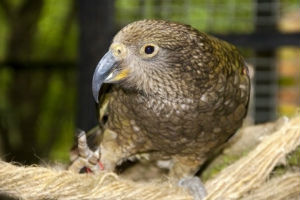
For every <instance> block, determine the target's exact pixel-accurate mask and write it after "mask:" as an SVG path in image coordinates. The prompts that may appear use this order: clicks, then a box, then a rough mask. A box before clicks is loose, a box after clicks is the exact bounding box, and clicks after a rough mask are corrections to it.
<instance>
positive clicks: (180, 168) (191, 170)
mask: <svg viewBox="0 0 300 200" xmlns="http://www.w3.org/2000/svg"><path fill="white" fill-rule="evenodd" d="M173 162H174V164H173V167H172V168H171V169H170V176H171V177H172V178H175V180H177V184H178V185H179V186H181V187H183V188H185V189H186V190H187V191H188V192H189V193H190V194H191V195H192V196H193V197H194V200H203V199H204V198H205V196H206V195H207V193H206V189H205V187H204V184H203V183H202V181H201V180H200V178H199V177H196V176H194V175H195V174H196V173H197V171H198V169H199V166H200V165H201V164H202V163H203V160H201V159H200V160H199V159H196V158H188V157H181V156H174V157H173ZM178 180H179V181H178Z"/></svg>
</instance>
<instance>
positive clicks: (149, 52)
mask: <svg viewBox="0 0 300 200" xmlns="http://www.w3.org/2000/svg"><path fill="white" fill-rule="evenodd" d="M158 49H159V47H158V46H157V45H155V44H152V43H148V44H145V45H143V46H142V48H141V49H140V54H141V55H142V56H143V57H144V58H152V57H154V56H155V55H156V54H157V53H158Z"/></svg>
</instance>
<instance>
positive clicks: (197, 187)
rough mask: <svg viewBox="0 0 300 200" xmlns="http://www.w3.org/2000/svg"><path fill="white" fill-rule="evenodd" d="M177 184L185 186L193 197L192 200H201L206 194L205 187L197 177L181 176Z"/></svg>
mask: <svg viewBox="0 0 300 200" xmlns="http://www.w3.org/2000/svg"><path fill="white" fill-rule="evenodd" d="M178 185H179V186H180V187H183V188H185V189H186V190H187V191H188V192H189V193H190V194H191V195H192V196H193V197H194V200H203V199H204V198H205V196H206V195H207V192H206V189H205V187H204V185H203V183H202V181H201V180H200V178H198V177H186V178H182V179H180V180H179V182H178Z"/></svg>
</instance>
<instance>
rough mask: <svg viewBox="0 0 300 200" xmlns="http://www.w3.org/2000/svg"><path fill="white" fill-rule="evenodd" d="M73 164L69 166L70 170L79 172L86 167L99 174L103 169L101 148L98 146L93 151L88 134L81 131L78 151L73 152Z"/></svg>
mask: <svg viewBox="0 0 300 200" xmlns="http://www.w3.org/2000/svg"><path fill="white" fill-rule="evenodd" d="M70 157H71V162H72V164H71V165H70V166H69V167H68V170H71V171H74V172H77V173H79V172H80V170H81V169H82V168H84V167H86V168H87V169H89V170H90V171H91V172H93V173H95V174H97V173H99V172H100V171H101V170H103V167H102V164H101V163H99V160H100V149H99V148H97V149H96V150H95V151H92V150H91V149H90V148H89V147H88V145H87V139H86V134H85V132H84V131H81V132H80V133H79V135H78V147H77V149H76V153H74V152H73V154H71V156H70Z"/></svg>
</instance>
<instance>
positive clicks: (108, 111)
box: [79, 20, 250, 199]
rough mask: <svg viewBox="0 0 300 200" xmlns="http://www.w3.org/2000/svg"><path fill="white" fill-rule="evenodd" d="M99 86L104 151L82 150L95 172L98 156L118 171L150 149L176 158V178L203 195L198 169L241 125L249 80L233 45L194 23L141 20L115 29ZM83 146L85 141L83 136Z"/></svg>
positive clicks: (98, 73)
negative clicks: (126, 161) (118, 29)
mask: <svg viewBox="0 0 300 200" xmlns="http://www.w3.org/2000/svg"><path fill="white" fill-rule="evenodd" d="M92 91H93V96H94V99H95V101H96V102H97V103H98V107H99V124H100V127H101V129H102V130H103V131H102V133H101V142H100V146H99V148H98V152H96V153H95V152H92V151H88V150H87V151H88V152H90V153H91V154H93V155H92V156H87V154H88V153H83V154H85V156H83V157H85V158H86V160H89V161H90V162H89V164H87V165H90V164H91V163H92V164H95V166H94V167H91V166H90V168H91V170H92V171H96V169H98V168H99V167H98V168H97V166H98V165H97V164H96V162H95V160H97V156H98V157H100V161H101V163H102V165H103V168H104V169H105V170H108V171H113V170H114V169H115V168H116V166H117V165H119V164H120V163H122V162H123V161H125V160H127V159H128V158H131V157H135V156H138V155H141V154H147V155H148V156H149V158H151V159H154V160H170V161H171V167H170V170H169V176H170V177H171V178H173V179H174V180H177V181H178V182H177V183H178V184H179V185H181V186H183V187H185V188H187V189H188V190H189V191H190V192H191V193H192V195H193V196H194V197H195V199H201V198H203V196H205V190H204V189H203V188H202V189H201V187H203V185H202V184H201V182H200V179H198V178H195V174H196V173H197V171H198V170H199V168H200V167H201V165H203V164H204V162H205V161H207V159H208V158H209V157H210V156H211V155H212V154H213V153H214V152H215V151H216V150H217V149H218V148H219V147H220V146H222V145H223V144H224V143H226V141H228V139H229V138H230V137H231V136H232V135H233V134H234V133H235V132H236V131H237V129H238V128H239V127H241V125H242V122H243V119H244V117H245V116H246V113H247V107H248V101H249V93H250V80H249V75H248V69H247V64H246V62H245V61H244V59H243V57H242V56H241V54H240V53H239V51H238V50H237V49H236V47H234V46H233V45H231V44H229V43H227V42H225V41H222V40H220V39H217V38H215V37H213V36H209V35H207V34H205V33H202V32H199V31H198V30H196V29H195V28H193V27H191V26H189V25H184V24H179V23H174V22H169V21H163V20H142V21H136V22H133V23H131V24H129V25H127V26H125V27H124V28H123V29H122V30H120V31H119V32H118V33H117V34H116V36H115V37H114V39H113V42H112V44H111V45H110V47H109V50H108V52H107V53H106V54H105V55H104V56H103V57H102V59H101V60H100V62H99V64H98V65H97V67H96V69H95V72H94V75H93V80H92ZM82 140H83V143H85V140H86V138H83V139H82ZM81 142H82V141H81ZM80 145H81V147H80ZM82 145H83V146H85V147H82ZM80 148H81V149H82V148H86V145H85V144H80V141H79V149H80ZM99 152H101V153H100V154H101V156H99ZM95 155H96V156H95ZM92 160H93V161H92ZM198 187H199V188H198ZM195 188H196V189H195Z"/></svg>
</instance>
